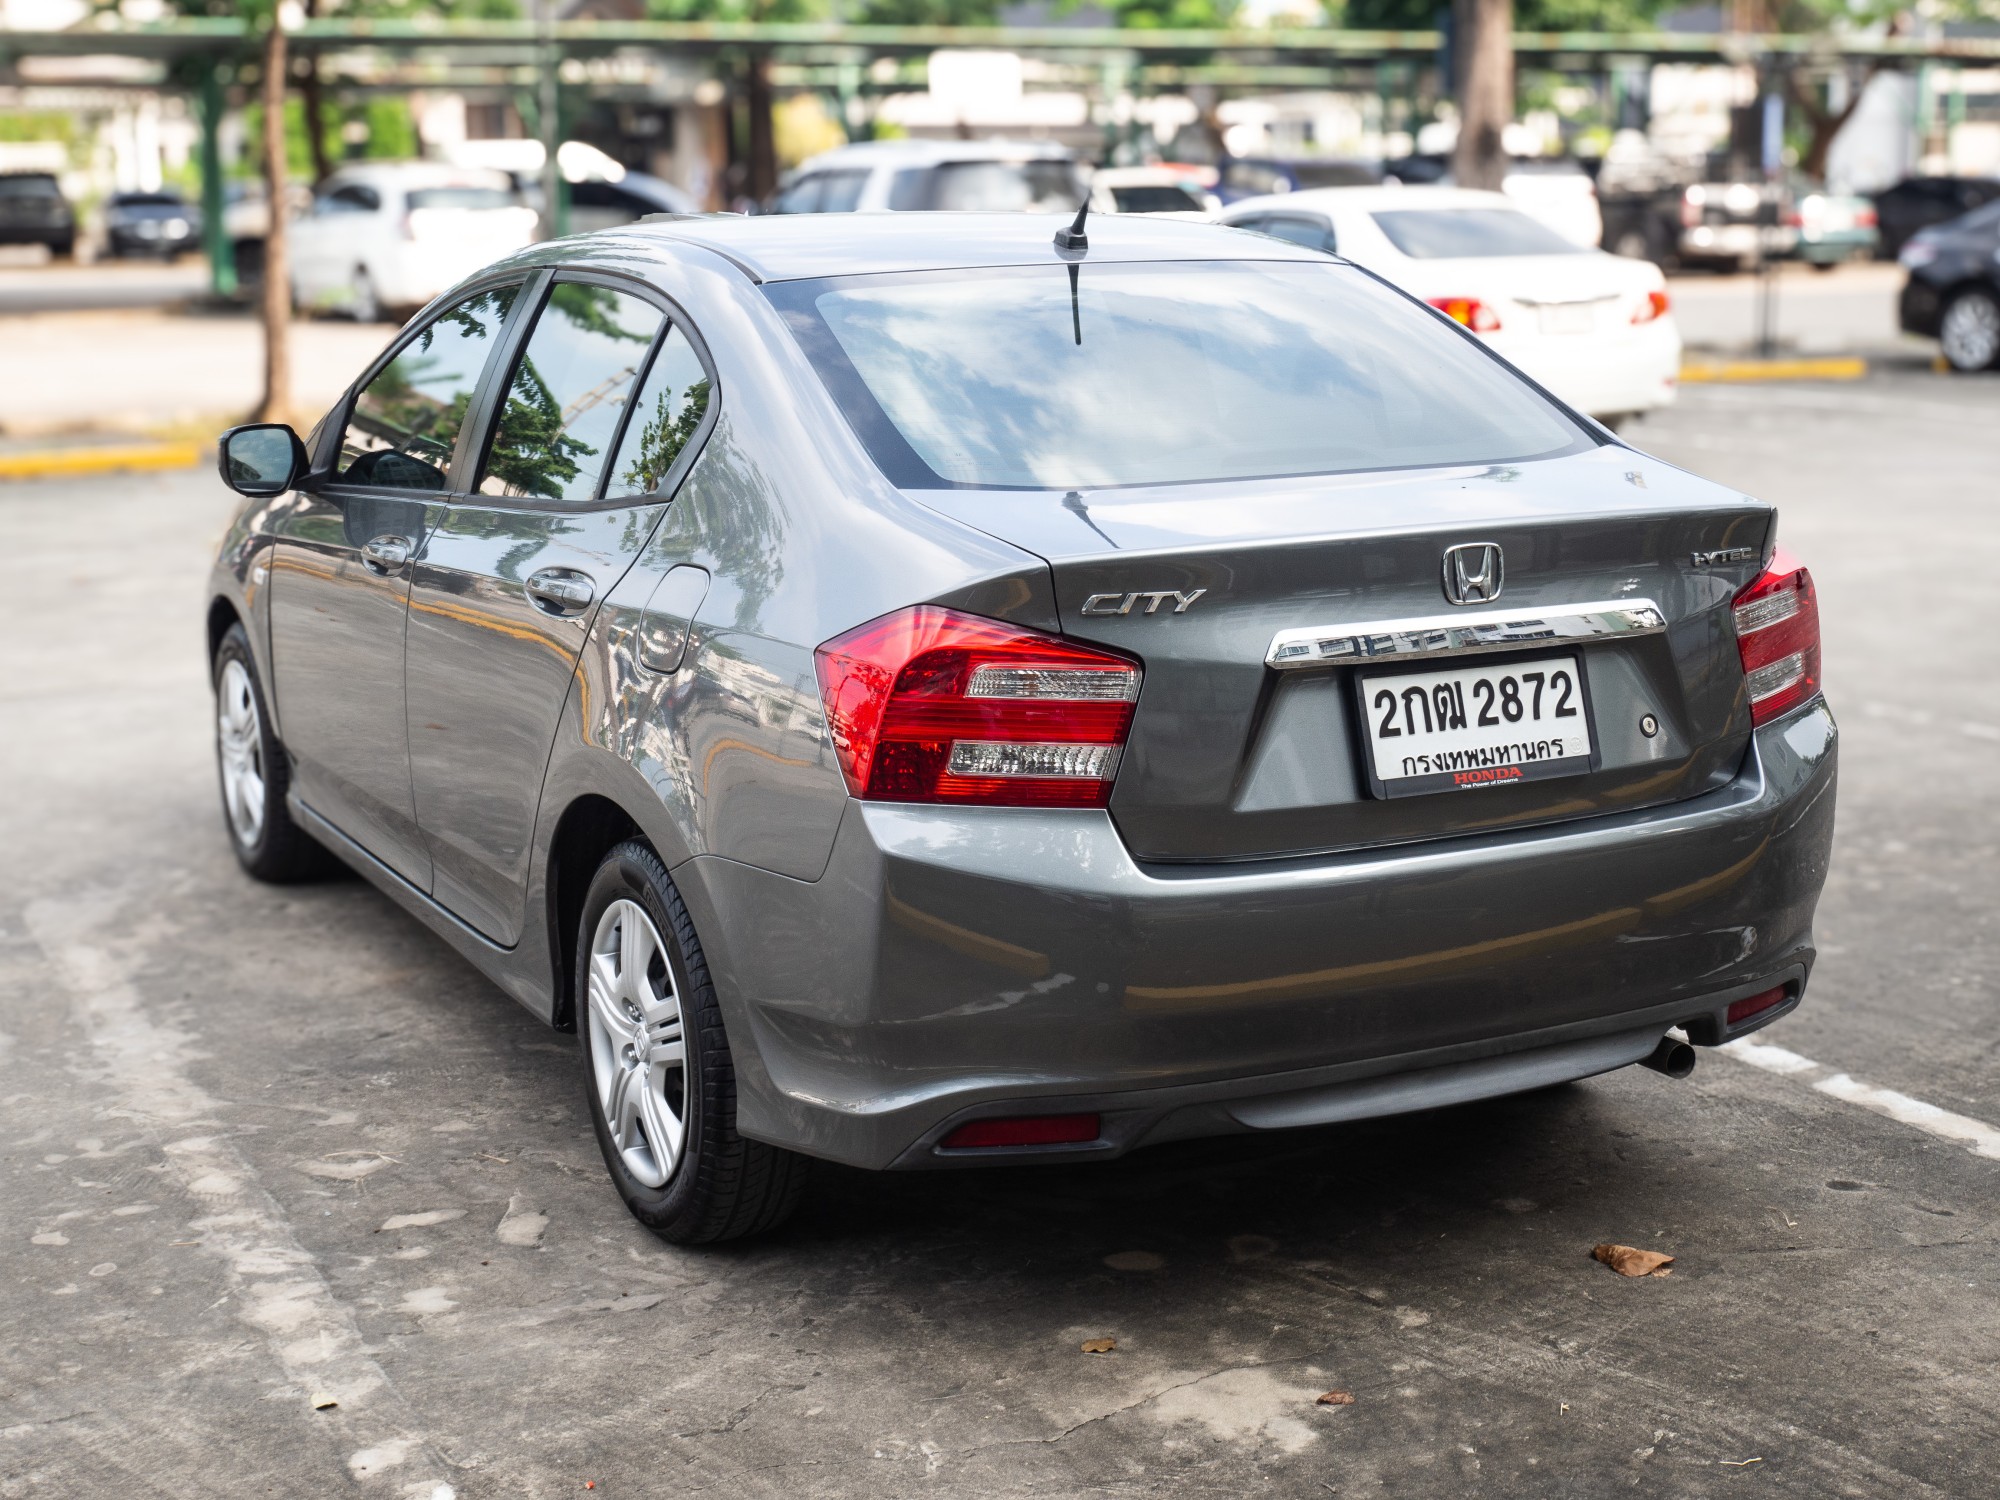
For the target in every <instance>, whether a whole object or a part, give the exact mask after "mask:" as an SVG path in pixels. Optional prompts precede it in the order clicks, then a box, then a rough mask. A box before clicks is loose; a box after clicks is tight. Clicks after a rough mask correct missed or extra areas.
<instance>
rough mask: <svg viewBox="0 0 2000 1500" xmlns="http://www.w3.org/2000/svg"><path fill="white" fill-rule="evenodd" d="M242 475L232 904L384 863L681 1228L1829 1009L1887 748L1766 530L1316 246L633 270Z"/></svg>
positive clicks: (332, 417) (928, 255) (474, 334)
mask: <svg viewBox="0 0 2000 1500" xmlns="http://www.w3.org/2000/svg"><path fill="white" fill-rule="evenodd" d="M1052 231H1054V232H1053V233H1052ZM221 466H222V474H223V477H224V479H225V480H226V482H227V483H228V484H230V485H231V486H232V487H233V488H235V489H236V490H238V491H239V492H241V493H242V494H243V495H244V496H245V497H247V498H246V503H245V504H244V505H243V507H242V509H241V511H240V513H239V515H238V516H237V518H236V520H235V522H234V524H233V526H232V528H231V529H230V531H229V533H228V535H227V537H226V539H225V541H224V543H223V546H222V549H221V555H220V557H219V559H218V561H217V565H216V568H215V571H214V576H213V587H212V591H211V595H210V601H209V605H208V619H207V625H208V646H209V651H210V655H211V660H212V662H213V676H214V683H215V690H216V727H217V745H218V749H219V758H220V766H221V784H222V798H223V806H224V811H225V815H226V826H227V829H228V832H229V836H230V838H231V839H232V840H233V842H234V845H235V850H236V853H237V856H238V857H239V859H240V860H241V861H242V864H243V866H244V868H245V869H246V870H248V872H249V873H250V874H251V875H252V876H255V877H257V878H259V879H263V880H273V881H285V880H295V879H301V878H306V877H309V876H311V875H314V874H316V873H318V872H320V871H322V870H323V869H325V868H326V867H328V865H329V864H330V862H331V860H333V859H338V860H339V861H343V862H345V863H346V864H347V865H350V866H352V867H354V868H355V869H357V870H359V871H360V872H361V873H362V874H363V875H365V876H366V877H367V878H368V879H369V880H371V881H373V882H374V883H375V884H376V885H378V886H379V887H380V888H381V889H382V890H383V891H385V892H386V893H388V895H389V896H390V897H391V898H392V899H393V900H395V901H396V902H398V903H399V904H401V905H402V906H403V907H405V908H406V909H407V910H409V911H410V912H412V913H414V914H415V915H416V916H417V917H418V919H420V920H421V921H423V922H424V923H426V924H428V925H429V926H430V927H431V928H432V929H433V930H434V931H435V932H436V933H437V934H438V935H439V936H441V937H442V938H443V939H444V940H445V941H446V942H448V943H450V944H451V945H452V946H453V947H455V948H456V949H458V951H459V952H461V953H463V954H464V955H466V956H467V957H468V958H469V959H470V960H471V961H472V962H473V963H474V964H476V965H477V966H478V967H479V968H480V969H482V970H483V971H484V972H485V973H487V974H488V975H490V976H491V977H492V978H493V980H494V982H495V983H497V984H498V985H499V986H500V987H501V988H502V989H504V990H506V991H507V992H508V993H510V994H512V995H513V996H514V997H515V998H516V999H518V1000H519V1001H520V1002H521V1003H522V1004H524V1005H526V1006H528V1007H529V1008H530V1009H531V1010H533V1011H534V1012H535V1013H536V1014H537V1015H539V1016H541V1017H542V1018H543V1019H545V1020H546V1021H547V1022H548V1023H549V1024H550V1025H551V1026H553V1027H556V1028H559V1029H574V1030H575V1032H576V1033H577V1035H578V1038H579V1042H580V1046H579V1052H580V1058H581V1065H582V1066H581V1071H582V1075H583V1083H584V1090H583V1094H584V1099H585V1101H586V1104H587V1107H588V1109H589V1111H590V1115H591V1118H592V1119H593V1121H594V1123H595V1128H596V1133H597V1138H598V1141H599V1143H600V1145H601V1146H602V1148H603V1153H604V1158H605V1162H606V1164H607V1165H608V1167H609V1169H610V1174H611V1178H612V1181H613V1182H614V1184H615V1185H616V1186H617V1189H618V1191H619V1193H620V1195H621V1196H622V1197H623V1198H624V1199H625V1202H626V1203H627V1204H628V1205H629V1207H630V1208H631V1210H632V1212H633V1213H634V1214H635V1215H637V1216H638V1218H639V1219H640V1220H641V1221H643V1222H644V1223H645V1224H647V1225H648V1226H650V1227H651V1228H653V1229H654V1230H656V1231H657V1232H659V1233H660V1234H661V1235H663V1236H665V1237H666V1238H668V1239H671V1240H676V1241H681V1242H700V1241H713V1240H720V1239H726V1238H729V1237H732V1236H738V1235H743V1234H748V1233H755V1232H757V1231H761V1230H764V1229H767V1228H769V1227H771V1226H773V1225H775V1224H777V1223H778V1222H779V1221H780V1220H781V1219H783V1218H784V1216H785V1215H786V1214H787V1213H788V1212H790V1211H791V1209H792V1207H793V1206H794V1204H795V1203H796V1202H797V1200H798V1197H799V1193H800V1190H801V1187H802V1185H803V1182H804V1176H805V1171H806V1168H807V1166H808V1165H809V1163H810V1162H811V1161H812V1160H813V1159H815V1158H825V1159H829V1160H833V1161H838V1162H845V1163H849V1164H852V1165H855V1166H861V1167H870V1168H895V1169H909V1168H948V1167H973V1166H983V1165H987V1164H992V1163H1024V1162H1079V1161H1084V1160H1101V1159H1108V1158H1112V1157H1116V1156H1119V1155H1121V1154H1122V1153H1125V1152H1128V1151H1131V1150H1133V1149H1135V1148H1137V1147H1140V1146H1146V1145H1153V1144H1155V1143H1159V1142H1163V1141H1173V1140H1181V1139H1185V1138H1189V1137H1195V1136H1213V1135H1222V1134H1227V1133H1234V1132H1260V1131H1272V1130H1282V1129H1287V1128H1291V1127H1296V1126H1309V1125H1317V1124H1323V1123H1326V1122H1330V1121H1341V1120H1353V1119H1358V1118H1362V1117H1367V1116H1375V1115H1385V1114H1392V1113H1396V1112H1400V1111H1408V1110H1417V1109H1427V1108H1431V1107H1434V1106H1439V1105H1445V1104H1452V1103H1456V1102H1460V1101H1465V1100H1471V1099H1478V1098H1484V1097H1490V1096H1494V1095H1499V1094H1505V1093H1510V1092H1516V1091H1521V1090H1527V1089H1534V1088H1540V1087H1543V1086H1546V1085H1550V1084H1554V1083H1559V1082H1563V1081H1566V1080H1571V1079H1577V1078H1583V1077H1587V1076H1590V1075H1593V1074H1598V1073H1603V1072H1606V1071H1608V1070H1610V1069H1613V1068H1618V1067H1622V1066H1625V1065H1627V1064H1632V1063H1641V1062H1644V1063H1648V1064H1650V1065H1651V1066H1653V1067H1654V1068H1655V1069H1656V1070H1658V1071H1660V1072H1663V1073H1667V1074H1671V1075H1676V1076H1679V1075H1684V1074H1685V1073H1686V1071H1687V1069H1688V1068H1689V1067H1690V1066H1692V1063H1693V1059H1694V1055H1695V1054H1694V1052H1693V1050H1692V1047H1695V1046H1714V1045H1717V1044H1719V1043H1721V1042H1724V1041H1726V1040H1729V1039H1731V1038H1734V1037H1737V1036H1741V1035H1743V1034H1745V1033H1746V1032H1749V1031H1752V1030H1754V1029H1756V1028H1757V1027H1760V1026H1763V1025H1766V1024H1768V1023H1769V1022H1770V1021H1772V1020H1774V1019H1776V1018H1777V1017H1779V1016H1782V1015H1784V1014H1786V1013H1787V1012H1789V1011H1790V1010H1791V1009H1792V1008H1793V1007H1795V1006H1796V1005H1797V1004H1798V1003H1799V1000H1800V997H1801V995H1802V993H1803V991H1804V988H1805V984H1806V979H1807V976H1808V974H1809V973H1810V971H1811V968H1812V963H1813V958H1814V947H1813V933H1812V919H1813V908H1814V905H1815V903H1816V901H1817V899H1818V896H1819V892H1820V886H1821V883H1822V880H1823V878H1824V876H1825V873H1826V863H1827V852H1828V846H1829V842H1830V840H1831V837H1832V831H1833V805H1834V761H1835V730H1834V723H1833V719H1832V716H1831V715H1830V713H1829V712H1828V709H1827V706H1826V703H1825V701H1824V700H1823V698H1822V696H1821V692H1820V644H1819V616H1818V607H1817V602H1816V597H1815V593H1814V589H1813V583H1812V579H1811V577H1810V575H1809V574H1808V573H1807V571H1806V570H1805V569H1804V568H1803V567H1801V566H1800V565H1799V564H1798V563H1797V562H1796V561H1794V560H1792V559H1791V558H1789V557H1787V556H1786V555H1785V554H1784V553H1782V552H1780V551H1778V550H1777V549H1776V545H1775V529H1776V516H1775V513H1774V512H1773V510H1772V508H1771V507H1770V506H1768V505H1765V504H1762V503H1760V502H1758V501H1756V500H1753V499H1749V498H1747V497H1745V496H1743V495H1741V494H1739V493H1737V492H1735V491H1733V490H1730V489H1726V488H1724V487H1721V486H1719V485H1715V484H1711V483H1708V482H1707V481H1704V480H1701V479H1698V478H1695V477H1694V476H1693V475H1690V474H1687V473H1684V472H1682V471H1680V470H1678V469H1675V468H1673V467H1671V466H1670V465H1668V464H1664V463H1661V462H1660V461H1658V460H1657V459H1654V458H1650V457H1648V456H1646V455H1644V454H1642V453H1639V452H1637V451H1635V450H1633V449H1632V448H1630V447H1627V446H1624V445H1622V444H1621V443H1620V442H1618V440H1617V439H1615V438H1614V437H1612V436H1611V434H1609V433H1608V432H1606V431H1605V430H1604V429H1603V428H1601V427H1598V426H1596V425H1594V424H1593V423H1591V422H1590V421H1589V420H1587V419H1586V418H1583V417H1580V416H1578V415H1577V414H1576V413H1575V412H1573V411H1571V410H1569V409H1568V408H1566V407H1564V406H1563V405H1562V404H1561V403H1560V402H1558V401H1556V400H1554V399H1553V398H1552V397H1550V396H1549V395H1548V394H1547V393H1546V392H1544V391H1542V390H1540V389H1538V388H1537V387H1536V386H1534V385H1533V384H1531V383H1530V382H1529V381H1528V380H1526V379H1525V378H1524V377H1523V376H1521V375H1520V374H1519V373H1518V372H1516V371H1515V370H1514V369H1513V368H1512V367H1510V366H1509V365H1507V364H1506V363H1504V362H1503V361H1502V360H1500V359H1498V358H1496V357H1495V356H1494V355H1492V354H1491V353H1490V352H1489V351H1487V350H1486V349H1484V348H1483V347H1481V345H1480V343H1479V341H1478V339H1477V338H1475V337H1473V336H1472V335H1470V334H1468V333H1467V332H1466V331H1465V330H1463V329H1461V328H1459V327H1457V326H1456V325H1455V324H1453V323H1451V322H1450V321H1449V320H1448V319H1446V318H1444V317H1443V316H1441V315H1440V314H1438V313H1436V312H1434V311H1432V310H1431V309H1429V308H1427V307H1425V306H1423V305H1421V304H1419V303H1417V302H1415V301H1413V300H1411V299H1410V298H1408V297H1406V296H1404V295H1403V294H1402V293H1401V292H1398V291H1396V290H1395V289H1393V288H1391V287H1389V286H1387V285H1386V284H1384V283H1383V282H1381V281H1380V280H1378V279H1376V278H1375V277H1373V276H1371V275H1370V274H1368V273H1367V272H1365V271H1363V270H1360V269H1358V268H1356V267H1354V266H1352V265H1348V264H1345V263H1343V262H1341V261H1339V260H1338V259H1335V258H1333V257H1331V256H1328V255H1325V254H1322V253H1319V252H1317V251H1314V250H1309V249H1306V248H1303V247H1300V246H1297V245H1291V244H1287V243H1285V242H1283V241H1280V240H1275V239H1268V238H1264V237H1261V236H1257V235H1252V234H1248V233H1245V232H1242V231H1237V230H1229V229H1223V228H1218V227H1214V226H1209V225H1204V224H1199V223H1191V222H1180V221H1164V222H1163V221H1160V220H1158V219H1147V218H1140V217H1134V218H1118V217H1113V218H1109V219H1103V220H1100V221H1097V222H1093V223H1089V224H1086V225H1083V226H1081V227H1080V228H1079V227H1078V226H1074V225H1070V224H1066V223H1062V222H1060V221H1056V220H1051V219H1046V218H1039V217H1033V216H1017V215H983V214H912V215H894V216H883V215H853V216H844V217H839V218H827V217H772V218H753V219H743V218H727V217H712V218H703V217H690V218H684V219H674V220H664V221H655V222H646V223H640V224H635V225H630V226H627V227H624V228H620V229H615V230H606V231H603V232H600V233H597V234H592V235H587V236H582V237H579V238H574V239H567V240H561V241H556V242H553V243H549V244H544V245H539V246H536V247H534V248H532V249H530V250H527V251H524V252H522V253H520V254H518V255H516V256H513V257H512V258H510V259H508V260H505V261H502V262H501V263H499V264H497V265H495V266H493V267H492V268H491V269H489V270H487V271H485V272H483V273H481V274H480V275H478V276H476V277H474V278H472V279H471V280H469V281H467V282H466V283H464V284H463V285H462V286H460V287H458V288H457V289H455V290H454V291H452V292H451V293H449V294H447V295H446V296H444V297H442V298H441V299H439V300H438V301H437V302H435V303H433V304H432V305H431V306H430V307H429V308H427V309H426V310H425V311H424V312H423V313H421V314H420V315H419V316H418V317H417V318H415V319H414V320H412V322H411V323H410V325H409V326H408V327H407V328H406V329H404V330H403V332H402V334H401V335H400V336H399V337H398V338H397V339H396V340H395V342H394V343H392V344H391V345H390V347H389V348H388V349H387V350H386V351H385V352H384V353H383V355H382V356H381V357H380V358H379V359H378V360H377V361H376V362H375V363H374V365H373V366H371V367H370V368H369V369H368V370H366V371H365V372H364V373H363V374H362V375H361V377H360V378H359V379H358V380H356V381H355V382H354V385H353V386H352V388H351V389H350V390H349V392H348V394H347V395H346V397H345V398H344V399H343V400H342V401H341V402H340V403H339V405H338V406H336V407H335V408H334V410H332V411H331V412H329V413H328V414H327V415H326V417H325V418H324V420H322V421H321V422H320V424H319V425H318V426H317V427H316V428H314V429H313V431H312V432H311V433H310V434H309V435H308V436H306V437H305V438H303V439H301V438H299V437H297V436H296V435H295V434H294V433H293V432H292V431H291V430H290V429H289V428H284V427H273V426H253V427H244V428H237V429H235V430H234V431H233V432H231V433H230V434H228V435H227V436H226V438H225V440H224V442H223V445H222V453H221ZM1662 1086H1663V1087H1664V1086H1666V1085H1664V1084H1663V1085H1662Z"/></svg>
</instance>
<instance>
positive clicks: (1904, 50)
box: [0, 17, 2000, 67]
mask: <svg viewBox="0 0 2000 1500" xmlns="http://www.w3.org/2000/svg"><path fill="white" fill-rule="evenodd" d="M1440 41H1441V38H1440V35H1439V33H1438V32H1436V31H1346V30H1335V29H1332V28H1306V29H1293V30H1272V31H1240V30H1239V31H1179V30H1153V29H1136V28H1135V29H1130V30H1127V29H1122V28H1111V27H1002V26H840V25H817V24H815V25H792V24H768V23H762V22H756V23H752V22H740V23H739V22H720V21H717V22H675V21H565V22H560V23H557V24H556V25H555V26H553V27H552V28H548V29H546V30H544V29H541V28H538V27H537V26H536V24H535V23H533V22H531V21H351V20H316V21H307V22H305V23H304V24H303V25H301V26H299V27H297V28H296V29H294V30H292V31H291V32H290V33H289V44H290V46H291V48H292V49H293V50H294V51H297V52H303V53H322V54H324V53H332V52H351V51H385V52H391V53H401V54H426V53H429V54H449V56H450V58H451V59H452V60H455V61H463V62H470V63H478V64H485V65H488V66H506V65H529V64H532V63H533V62H534V61H535V59H536V57H537V55H538V48H540V47H541V46H544V45H553V46H554V48H555V49H556V51H557V52H558V53H559V55H561V56H562V57H564V58H592V57H604V56H609V55H612V54H614V53H618V52H623V51H631V50H637V51H647V52H664V53H671V54H675V55H677V56H681V57H688V58H702V57H713V56H718V55H742V54H746V53H757V54H762V55H765V56H768V57H771V58H773V59H782V60H785V61H796V62H808V63H810V62H853V61H856V60H857V59H859V58H862V57H915V56H924V55H928V54H929V53H932V52H938V51H946V50H950V49H954V48H963V49H969V50H984V51H1006V52H1020V53H1028V54H1035V55H1040V56H1055V57H1060V56H1077V55H1080V54H1088V55H1090V56H1093V57H1099V58H1101V57H1104V56H1106V55H1117V56H1122V57H1125V58H1128V59H1133V60H1136V61H1139V62H1141V63H1148V64H1174V63H1186V64H1193V63H1201V62H1211V61H1221V60H1229V61H1234V62H1239V63H1272V64H1282V65H1288V66H1293V67H1297V66H1301V65H1304V66H1312V65H1320V66H1327V65H1340V64H1354V63H1366V62H1378V61H1387V60H1408V61H1433V60H1435V59H1436V57H1437V55H1438V48H1439V45H1440ZM254 46H255V35H254V33H253V32H252V30H251V28H250V27H249V26H248V25H247V24H246V23H245V22H244V21H242V20H241V19H238V18H233V17H232V18H218V19H208V18H200V19H188V20H178V21H172V22H161V23H157V24H153V25H118V26H107V27H95V26H93V27H81V28H77V29H74V30H68V31H7V32H0V59H8V58H14V57H28V56H43V57H48V56H67V57H87V56H106V55H111V56H120V57H138V58H148V59H153V60H157V61H162V62H175V61H180V60H191V59H196V58H201V57H215V58H237V57H243V56H246V55H247V54H248V53H250V52H251V51H252V50H253V49H254ZM1514 50H1515V53H1516V55H1517V56H1519V57H1520V58H1522V59H1523V60H1526V61H1529V62H1535V61H1553V60H1557V59H1564V58H1576V59H1595V60H1600V61H1610V60H1613V59H1630V60H1632V61H1651V62H1689V63H1753V64H1755V63H1763V64H1767V65H1768V64H1773V63H1783V62H1787V61H1797V62H1811V63H1823V64H1832V63H1839V62H1843V61H1850V60H1851V61H1861V62H1876V61H1880V62H1888V63H1894V62H1899V61H1908V62H1912V63H1916V62H1925V61H1929V62H1963V63H1993V62H2000V37H1943V36H1938V37H1874V38H1867V37H1832V36H1818V35H1789V34H1781V33H1761V32H1709V33H1691V32H1690V33H1682V32H1662V31H1646V32H1571V31H1561V32H1547V31H1523V32H1516V33H1515V35H1514Z"/></svg>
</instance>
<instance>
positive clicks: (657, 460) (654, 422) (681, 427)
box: [619, 380, 708, 495]
mask: <svg viewBox="0 0 2000 1500" xmlns="http://www.w3.org/2000/svg"><path fill="white" fill-rule="evenodd" d="M707 411H708V382H707V381H706V380H697V381H696V382H695V383H694V384H693V385H691V386H689V387H688V388H687V390H686V391H684V392H683V393H682V394H681V400H680V410H679V411H678V412H676V411H675V410H674V393H673V392H672V391H671V390H665V391H661V392H660V400H659V404H658V405H657V406H655V407H654V409H653V414H652V415H651V416H650V417H648V418H647V419H646V425H645V426H644V427H642V428H640V429H639V448H638V451H637V452H636V453H634V454H633V455H632V462H631V464H630V465H629V466H628V467H627V468H626V470H625V472H624V473H623V474H622V475H620V476H619V479H620V482H622V483H624V484H628V485H630V486H632V488H633V490H634V491H635V492H636V493H638V494H642V495H650V494H651V493H653V491H655V490H657V489H658V488H659V487H660V481H661V480H663V479H665V478H666V477H667V471H668V470H669V469H671V468H672V467H673V466H674V460H675V459H677V458H679V457H680V456H681V450H682V449H683V448H685V447H687V445H688V443H689V441H690V440H692V439H693V437H694V434H695V429H696V428H697V427H699V426H701V419H702V416H703V415H704V414H705V413H706V412H707ZM641 415H642V413H636V412H635V413H634V414H633V420H634V421H637V420H638V418H639V417H640V416H641Z"/></svg>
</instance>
